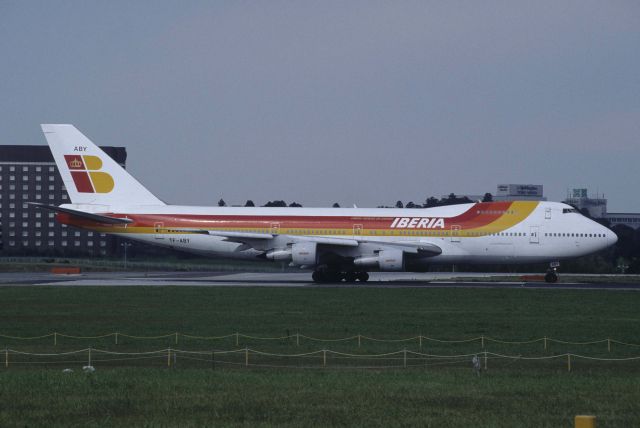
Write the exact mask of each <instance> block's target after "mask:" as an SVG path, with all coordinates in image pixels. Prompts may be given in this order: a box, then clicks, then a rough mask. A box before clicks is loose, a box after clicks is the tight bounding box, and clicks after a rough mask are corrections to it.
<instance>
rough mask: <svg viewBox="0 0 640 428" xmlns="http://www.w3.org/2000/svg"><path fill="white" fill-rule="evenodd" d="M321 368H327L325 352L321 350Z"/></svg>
mask: <svg viewBox="0 0 640 428" xmlns="http://www.w3.org/2000/svg"><path fill="white" fill-rule="evenodd" d="M322 367H327V350H326V349H323V350H322Z"/></svg>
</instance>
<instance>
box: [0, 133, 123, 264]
mask: <svg viewBox="0 0 640 428" xmlns="http://www.w3.org/2000/svg"><path fill="white" fill-rule="evenodd" d="M102 150H104V151H105V153H107V154H108V155H109V156H111V158H113V159H114V160H115V161H116V162H118V163H119V164H120V165H122V166H123V167H124V166H125V163H126V160H127V152H126V149H125V148H124V147H102ZM27 202H40V203H44V204H48V205H60V204H65V203H70V200H69V195H68V194H67V191H66V189H65V187H64V184H63V182H62V178H61V177H60V174H59V173H58V168H57V167H56V164H55V162H54V160H53V156H52V155H51V151H50V150H49V147H48V146H44V145H43V146H17V145H15V146H14V145H3V146H0V254H1V255H4V256H9V255H43V256H44V255H48V256H56V255H57V256H76V255H112V254H113V253H115V251H116V239H115V238H113V237H110V236H105V235H104V234H99V233H95V232H88V231H82V230H78V229H73V228H68V227H67V226H65V225H61V224H59V223H58V222H56V221H55V218H54V217H55V214H54V213H53V212H50V211H47V210H42V209H39V208H35V207H33V206H30V205H28V204H27Z"/></svg>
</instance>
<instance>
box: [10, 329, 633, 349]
mask: <svg viewBox="0 0 640 428" xmlns="http://www.w3.org/2000/svg"><path fill="white" fill-rule="evenodd" d="M0 338H2V339H9V340H20V341H21V340H24V341H36V340H44V339H49V340H52V341H53V345H58V343H59V341H60V340H62V339H74V340H96V339H105V338H113V340H114V344H116V345H117V344H118V341H119V340H122V339H123V338H126V339H131V340H142V341H145V340H158V339H170V340H171V341H172V342H173V343H174V344H175V345H178V344H179V343H180V338H182V339H183V340H184V339H192V340H199V341H203V340H204V341H219V340H227V339H232V340H233V341H234V343H235V346H240V339H243V341H248V340H255V341H284V340H295V342H296V345H297V346H300V344H301V343H302V342H303V341H307V342H325V343H331V342H334V343H335V342H353V343H354V344H355V343H357V345H358V347H359V348H360V347H362V344H363V342H377V343H406V344H408V343H415V344H417V345H418V346H419V348H420V349H422V346H423V345H426V344H428V342H434V343H445V344H457V343H468V344H471V343H479V344H480V347H481V348H482V349H484V348H485V347H486V345H487V344H489V343H499V344H506V345H530V344H534V343H540V344H541V345H542V347H543V349H545V350H546V349H547V348H548V347H549V345H550V344H552V343H557V344H563V345H574V346H586V345H597V344H606V345H607V351H608V352H611V348H612V345H614V344H615V345H621V346H625V347H634V348H637V347H640V343H631V342H625V341H621V340H616V339H611V338H606V339H596V340H587V341H568V340H561V339H555V338H551V337H546V336H545V337H541V338H537V339H530V340H504V339H497V338H493V337H490V336H485V335H481V336H478V337H472V338H466V339H439V338H435V337H428V336H423V335H418V336H412V337H406V338H397V339H394V338H391V339H389V338H387V339H384V338H375V337H370V336H365V335H362V334H357V335H353V336H347V337H341V338H319V337H312V336H307V335H304V334H300V333H294V334H288V335H284V336H271V337H270V336H252V335H248V334H243V333H239V332H236V333H231V334H227V335H222V336H197V335H190V334H184V333H178V332H175V333H168V334H163V335H156V336H135V335H130V334H126V333H120V332H114V333H106V334H102V335H98V336H75V335H69V334H63V333H58V332H53V333H48V334H44V335H41V336H26V337H23V336H11V335H4V334H0Z"/></svg>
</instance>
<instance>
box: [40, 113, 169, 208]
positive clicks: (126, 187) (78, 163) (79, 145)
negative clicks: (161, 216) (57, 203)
mask: <svg viewBox="0 0 640 428" xmlns="http://www.w3.org/2000/svg"><path fill="white" fill-rule="evenodd" d="M41 126H42V132H44V136H45V138H46V139H47V143H49V148H50V149H51V153H52V154H53V158H54V160H55V162H56V165H57V166H58V170H59V171H60V175H61V176H62V181H63V182H64V185H65V187H66V188H67V193H69V197H70V198H71V202H72V203H74V204H101V205H111V206H113V205H165V204H164V202H162V201H161V200H160V199H158V198H157V197H155V196H154V195H153V194H152V193H151V192H149V191H148V190H147V189H146V188H145V187H144V186H143V185H142V184H140V183H139V182H138V180H136V179H135V178H133V177H132V176H131V175H130V174H129V173H128V172H127V171H125V169H124V168H123V167H121V166H120V165H118V163H117V162H116V161H114V160H113V159H112V158H111V157H110V156H109V155H107V154H106V153H105V152H104V151H102V149H100V148H99V147H98V146H96V145H95V144H93V143H92V142H91V141H90V140H89V139H88V138H87V137H85V136H84V135H83V134H82V133H81V132H80V131H78V130H77V129H76V128H75V127H74V126H73V125H41Z"/></svg>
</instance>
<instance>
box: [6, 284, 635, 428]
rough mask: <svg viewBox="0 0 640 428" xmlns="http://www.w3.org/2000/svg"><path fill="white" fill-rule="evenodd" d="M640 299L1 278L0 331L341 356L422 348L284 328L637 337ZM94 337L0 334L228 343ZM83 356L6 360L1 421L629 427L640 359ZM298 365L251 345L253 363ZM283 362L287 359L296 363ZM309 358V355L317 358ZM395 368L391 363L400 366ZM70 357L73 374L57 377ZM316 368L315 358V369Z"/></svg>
mask: <svg viewBox="0 0 640 428" xmlns="http://www.w3.org/2000/svg"><path fill="white" fill-rule="evenodd" d="M639 304H640V294H638V293H636V292H629V291H627V292H622V291H606V292H605V291H592V290H531V289H499V288H497V289H431V288H428V289H427V288H398V289H377V288H376V289H373V288H366V287H363V288H342V289H340V288H296V289H284V288H222V287H220V288H206V287H157V288H149V287H95V288H90V287H82V288H71V287H64V288H63V287H19V286H17V287H0V334H7V335H15V336H38V335H42V334H47V333H50V332H53V331H57V332H60V333H65V334H71V335H78V336H94V335H100V334H105V333H111V332H115V331H118V332H121V333H128V334H132V335H141V336H153V335H160V334H166V333H171V332H175V331H178V332H181V333H186V334H192V335H201V336H217V335H225V334H229V333H233V332H235V331H240V332H242V333H245V334H249V335H255V336H282V335H287V334H288V335H289V336H291V337H290V338H289V339H284V340H277V341H259V340H254V339H244V340H241V343H239V347H245V346H247V347H250V348H252V349H259V350H265V351H269V352H278V353H296V352H306V351H313V350H318V349H322V348H329V349H336V350H340V351H343V352H348V353H354V354H355V353H358V354H362V353H380V352H391V351H397V350H400V349H403V348H404V347H406V348H408V349H410V350H414V351H418V350H419V348H418V343H417V342H412V343H385V342H370V341H362V343H361V347H358V345H357V342H356V341H350V342H337V343H317V342H310V341H304V340H303V341H302V342H301V343H300V346H296V342H295V339H294V336H293V335H294V334H295V333H296V332H300V333H301V334H305V335H308V336H315V337H327V338H331V337H333V338H337V337H346V336H351V335H357V334H362V335H367V336H373V337H378V338H400V337H411V336H415V335H418V334H422V335H424V336H430V337H436V338H444V339H447V338H451V339H460V338H469V337H477V336H480V335H485V336H491V337H495V338H501V339H508V340H526V339H533V338H539V337H544V336H547V337H554V338H558V339H564V340H570V341H585V340H594V339H602V338H609V337H611V338H615V339H617V340H621V341H625V342H633V343H640V313H639V312H638V307H640V305H639ZM173 340H174V339H173V338H165V339H157V340H135V339H124V338H120V340H119V343H118V344H117V345H116V344H115V343H114V340H113V337H109V338H105V339H94V340H79V339H68V338H59V339H58V344H57V345H56V346H53V343H52V339H51V338H47V339H42V340H32V341H21V340H9V339H0V347H1V348H2V349H4V348H5V347H9V348H12V349H21V350H28V351H38V352H61V351H65V350H72V349H81V348H86V347H88V346H91V347H94V348H101V349H109V350H113V351H137V350H151V349H163V348H166V347H168V346H171V347H178V348H180V349H191V350H212V349H233V348H236V346H235V343H234V342H235V341H234V339H233V338H229V339H225V340H219V341H203V340H195V339H187V338H184V337H180V338H179V344H178V345H177V346H176V345H175V344H174V341H173ZM423 345H424V346H423V349H422V351H423V352H430V353H449V354H456V353H467V352H482V351H483V350H488V351H489V352H498V353H506V354H510V355H523V356H552V355H556V354H562V353H565V352H572V353H576V354H582V355H591V356H596V357H625V356H635V355H640V348H632V347H622V346H614V347H613V348H612V351H611V352H608V351H607V349H606V345H603V344H596V345H588V346H584V345H562V344H557V343H554V344H549V347H548V349H546V350H544V349H543V348H542V344H541V343H536V344H528V345H515V344H499V343H492V342H487V343H486V347H485V348H481V347H480V343H479V342H474V343H467V344H445V343H440V344H438V343H435V342H425V343H424V344H423ZM86 357H87V356H86V355H85V354H82V355H79V356H78V357H77V358H75V357H74V358H71V359H69V361H70V362H69V363H66V364H48V365H42V366H40V365H38V366H35V365H20V364H18V363H19V362H20V358H22V362H27V361H31V362H33V361H34V360H29V359H28V358H26V357H19V356H17V355H16V356H14V355H11V358H12V360H11V364H10V366H9V368H8V369H6V368H2V369H1V371H0V426H3V427H4V426H53V425H57V426H130V425H140V426H145V425H146V426H210V425H218V426H274V425H278V426H408V425H422V426H434V427H441V426H483V427H484V426H499V427H510V426H531V427H540V426H549V427H552V426H553V427H557V426H567V427H569V426H572V424H573V417H574V415H576V414H583V413H588V414H596V415H597V416H598V427H600V428H601V427H610V426H619V427H628V426H638V425H640V406H638V405H637V403H638V401H639V400H640V376H639V375H640V361H634V362H624V363H622V362H605V361H587V360H574V361H573V362H572V371H571V372H568V371H567V364H566V359H553V360H544V361H523V360H500V359H490V360H489V362H488V365H489V369H488V370H487V371H483V373H482V374H481V376H476V375H475V374H474V373H473V370H472V369H471V365H470V362H469V361H468V359H461V360H459V361H455V363H454V361H453V360H451V361H445V363H443V364H438V363H437V362H428V363H427V364H426V365H424V364H423V362H422V361H420V362H419V364H420V365H421V367H419V368H410V369H402V368H399V369H383V368H377V369H369V370H363V369H353V368H347V367H344V364H345V363H344V362H341V361H339V360H337V359H333V360H332V359H331V358H330V359H329V368H328V369H321V368H307V369H300V368H289V369H273V368H258V367H255V366H254V367H249V368H244V367H243V363H244V356H243V354H239V355H238V357H237V358H236V359H235V360H234V359H232V358H229V359H227V360H226V361H233V362H237V363H238V366H235V365H229V364H224V363H225V358H223V357H218V358H216V365H215V369H213V368H212V365H211V362H210V359H209V358H208V357H206V358H203V361H193V360H186V359H184V358H183V356H182V355H179V356H178V359H177V361H176V362H177V364H176V367H174V368H172V369H168V368H167V367H166V356H164V355H161V356H159V357H158V358H156V359H152V360H142V361H134V362H120V363H106V362H105V363H103V362H101V361H96V360H97V359H99V357H97V356H96V355H95V354H94V357H93V358H94V361H93V364H94V365H95V366H96V368H97V371H96V373H94V374H92V375H88V374H85V373H82V372H81V371H80V367H81V365H82V364H86ZM283 361H284V362H286V363H288V364H294V365H296V364H300V365H303V364H305V365H308V362H305V361H302V360H282V359H269V358H266V357H259V356H257V355H251V363H252V364H261V363H264V364H271V363H282V362H283ZM291 361H294V362H293V363H291ZM315 363H317V364H319V361H317V360H316V361H315ZM399 364H401V363H399ZM65 367H72V368H74V372H73V373H70V374H65V373H62V368H65ZM316 367H317V365H316Z"/></svg>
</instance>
